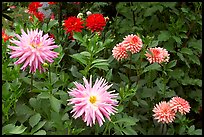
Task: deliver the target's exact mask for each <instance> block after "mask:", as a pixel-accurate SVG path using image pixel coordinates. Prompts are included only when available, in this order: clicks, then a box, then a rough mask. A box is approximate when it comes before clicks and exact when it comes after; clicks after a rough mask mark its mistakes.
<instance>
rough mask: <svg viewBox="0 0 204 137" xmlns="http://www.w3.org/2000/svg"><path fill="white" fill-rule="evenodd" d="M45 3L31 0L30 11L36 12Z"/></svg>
mask: <svg viewBox="0 0 204 137" xmlns="http://www.w3.org/2000/svg"><path fill="white" fill-rule="evenodd" d="M42 5H43V4H41V3H40V2H31V3H30V4H29V5H28V11H29V13H35V12H37V10H38V8H39V7H41V6H42Z"/></svg>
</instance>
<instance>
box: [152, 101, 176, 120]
mask: <svg viewBox="0 0 204 137" xmlns="http://www.w3.org/2000/svg"><path fill="white" fill-rule="evenodd" d="M152 111H153V112H154V113H155V114H154V115H153V116H154V119H157V120H158V122H162V123H171V122H173V121H174V119H175V112H174V111H173V110H172V109H171V106H170V105H169V103H167V102H166V101H161V102H160V103H159V104H156V106H154V108H153V110H152Z"/></svg>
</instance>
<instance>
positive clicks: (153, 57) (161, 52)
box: [145, 47, 169, 63]
mask: <svg viewBox="0 0 204 137" xmlns="http://www.w3.org/2000/svg"><path fill="white" fill-rule="evenodd" d="M145 56H146V57H147V60H148V61H149V62H150V63H155V62H157V63H162V62H168V61H169V54H168V51H167V50H166V49H164V48H160V47H155V48H149V50H148V51H146V54H145Z"/></svg>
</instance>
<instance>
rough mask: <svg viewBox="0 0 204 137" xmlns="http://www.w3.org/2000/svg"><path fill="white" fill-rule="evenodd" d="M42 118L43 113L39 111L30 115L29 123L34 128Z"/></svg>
mask: <svg viewBox="0 0 204 137" xmlns="http://www.w3.org/2000/svg"><path fill="white" fill-rule="evenodd" d="M40 119H41V115H40V114H39V113H37V114H35V115H33V116H32V117H30V119H29V124H30V125H31V127H32V128H33V127H34V126H35V125H37V124H38V122H39V121H40Z"/></svg>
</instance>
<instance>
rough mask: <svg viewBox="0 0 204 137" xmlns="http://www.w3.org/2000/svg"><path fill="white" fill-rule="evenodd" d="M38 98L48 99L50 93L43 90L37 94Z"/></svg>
mask: <svg viewBox="0 0 204 137" xmlns="http://www.w3.org/2000/svg"><path fill="white" fill-rule="evenodd" d="M37 98H40V99H48V98H50V94H49V93H48V92H42V93H40V94H39V95H38V96H37Z"/></svg>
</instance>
